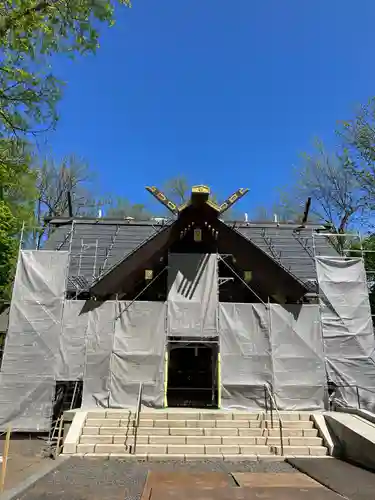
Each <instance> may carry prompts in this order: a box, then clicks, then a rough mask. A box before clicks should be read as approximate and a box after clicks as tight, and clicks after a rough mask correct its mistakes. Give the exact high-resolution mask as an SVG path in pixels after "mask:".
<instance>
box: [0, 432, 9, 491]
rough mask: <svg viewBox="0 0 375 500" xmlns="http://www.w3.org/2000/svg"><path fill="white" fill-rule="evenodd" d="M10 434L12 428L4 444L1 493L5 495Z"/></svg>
mask: <svg viewBox="0 0 375 500" xmlns="http://www.w3.org/2000/svg"><path fill="white" fill-rule="evenodd" d="M10 433H11V428H10V426H9V427H8V430H7V433H6V436H5V443H4V452H3V463H2V467H1V478H0V493H3V491H4V487H5V476H6V473H7V464H8V455H9V445H10Z"/></svg>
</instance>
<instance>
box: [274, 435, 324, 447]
mask: <svg viewBox="0 0 375 500" xmlns="http://www.w3.org/2000/svg"><path fill="white" fill-rule="evenodd" d="M265 439H266V441H265V444H267V445H269V446H276V445H280V441H281V440H280V437H268V438H265ZM283 443H284V446H322V445H323V440H322V438H319V437H285V436H283Z"/></svg>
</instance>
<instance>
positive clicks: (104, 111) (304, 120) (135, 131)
mask: <svg viewBox="0 0 375 500" xmlns="http://www.w3.org/2000/svg"><path fill="white" fill-rule="evenodd" d="M374 19H375V2H374V1H373V0H358V2H353V0H329V1H327V0H314V1H313V2H312V1H307V0H302V1H301V0H283V1H280V0H257V1H255V0H235V1H232V2H230V1H228V0H158V1H156V0H148V1H146V0H133V8H132V9H131V10H127V9H125V8H122V9H117V22H116V24H115V26H114V27H113V28H108V29H103V30H102V38H101V47H100V49H99V51H98V53H97V54H96V55H95V56H88V57H85V58H79V59H77V60H76V61H75V62H72V61H68V60H64V61H59V64H58V66H57V67H56V71H57V73H58V75H59V76H60V77H61V78H63V79H64V80H65V81H66V82H67V86H66V89H65V93H64V98H63V100H62V102H61V103H60V105H59V109H60V114H61V119H60V122H59V124H58V128H57V131H56V132H54V133H53V134H51V135H50V137H49V149H50V150H51V151H52V152H53V155H54V156H55V157H56V158H59V157H62V156H64V155H67V154H70V153H75V154H76V155H78V156H81V157H84V158H85V159H86V160H87V162H88V163H89V164H90V166H91V167H92V168H93V169H94V170H95V171H96V172H98V185H99V186H100V190H101V191H102V192H103V193H105V194H111V195H113V196H116V195H119V196H123V197H126V198H128V199H130V200H131V201H132V202H140V203H142V202H143V203H149V202H150V195H149V194H148V193H147V192H146V191H145V190H144V186H145V185H146V184H156V185H158V186H162V185H163V182H164V181H166V180H167V179H168V178H170V177H173V176H175V175H179V174H181V175H185V176H187V177H188V179H189V180H190V181H191V183H193V184H199V183H206V184H209V185H210V186H211V187H212V189H213V190H214V191H215V192H217V193H218V194H219V196H220V197H222V198H224V197H226V196H227V195H229V194H231V192H233V191H235V190H236V189H237V188H238V187H249V188H250V193H249V194H248V195H247V196H246V198H245V199H244V200H243V201H242V202H241V207H240V208H241V210H243V211H249V212H251V210H252V209H254V207H257V206H259V205H269V204H271V203H272V200H273V199H275V197H276V194H277V189H278V188H280V187H282V186H285V185H287V184H288V182H289V181H291V179H292V170H293V166H295V165H298V164H299V162H300V160H299V156H300V153H301V152H303V151H308V150H310V149H311V144H312V141H313V139H314V137H320V138H321V139H323V141H325V142H326V143H327V144H329V145H330V146H334V144H335V141H336V138H335V134H334V130H335V127H336V124H337V122H338V120H341V119H347V118H349V117H350V116H351V115H352V114H353V112H354V111H355V109H356V106H358V104H359V103H361V102H362V103H363V102H365V101H367V100H368V99H369V98H370V97H371V96H373V95H375V64H374V57H373V54H374V49H375V30H374V28H373V26H374Z"/></svg>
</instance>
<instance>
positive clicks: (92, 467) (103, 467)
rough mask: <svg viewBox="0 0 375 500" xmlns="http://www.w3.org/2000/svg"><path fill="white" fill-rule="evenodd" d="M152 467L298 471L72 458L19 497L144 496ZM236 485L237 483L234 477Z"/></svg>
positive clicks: (260, 465) (127, 499) (275, 467)
mask: <svg viewBox="0 0 375 500" xmlns="http://www.w3.org/2000/svg"><path fill="white" fill-rule="evenodd" d="M149 471H158V472H173V471H181V472H186V473H192V474H194V473H202V472H246V471H253V472H295V469H293V468H292V467H291V466H290V465H288V464H287V463H285V462H275V461H270V462H247V463H236V464H231V463H225V464H224V462H208V461H207V462H198V463H197V462H185V463H183V462H161V463H150V462H149V463H147V462H145V463H142V462H137V463H132V462H120V461H115V460H101V459H88V458H85V459H82V458H71V459H70V460H68V461H67V462H64V463H63V464H62V465H60V466H59V467H58V468H57V469H55V470H54V471H53V472H51V473H50V474H47V475H46V476H45V477H43V478H42V479H40V480H39V481H37V482H36V483H35V484H34V485H33V486H31V487H30V488H28V490H26V491H25V492H24V493H23V494H22V495H20V496H18V499H19V500H45V499H47V498H48V500H66V499H67V498H69V500H96V499H97V500H140V498H141V495H142V491H143V488H144V485H145V482H146V478H147V473H148V472H149ZM233 486H235V483H234V481H233Z"/></svg>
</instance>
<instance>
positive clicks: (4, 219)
mask: <svg viewBox="0 0 375 500" xmlns="http://www.w3.org/2000/svg"><path fill="white" fill-rule="evenodd" d="M17 222H18V221H17V219H16V218H15V217H14V216H13V215H12V212H11V210H10V209H9V206H8V205H7V204H6V203H5V201H4V200H0V300H9V298H10V295H11V286H12V282H13V278H14V269H15V263H16V259H17V240H16V238H15V235H16V233H17V230H18V224H17Z"/></svg>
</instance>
